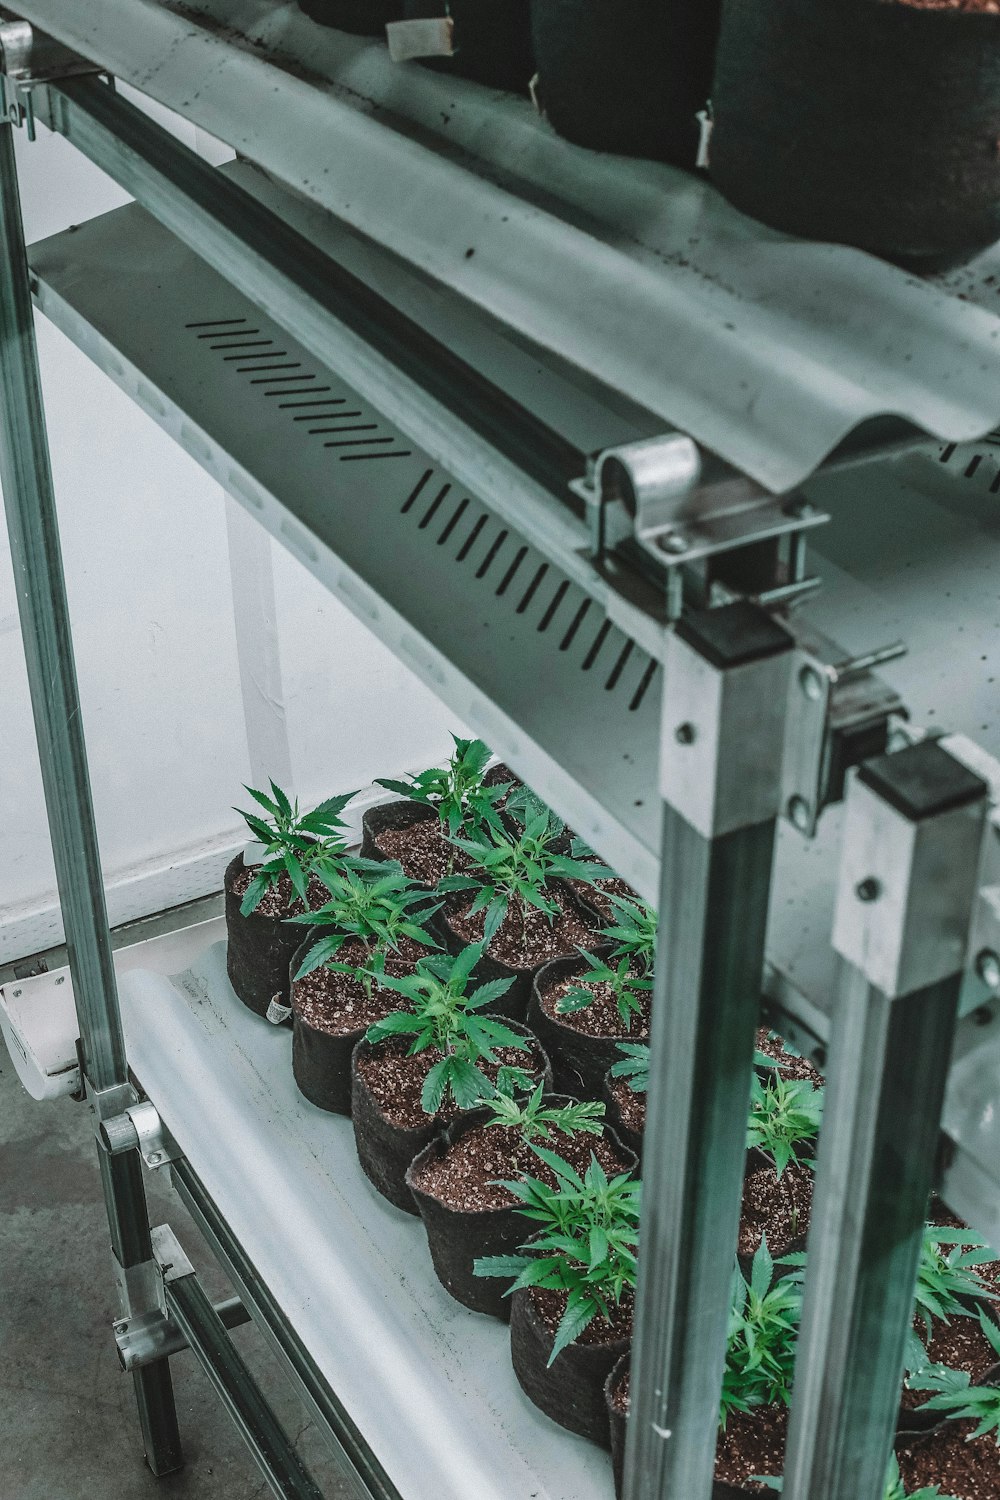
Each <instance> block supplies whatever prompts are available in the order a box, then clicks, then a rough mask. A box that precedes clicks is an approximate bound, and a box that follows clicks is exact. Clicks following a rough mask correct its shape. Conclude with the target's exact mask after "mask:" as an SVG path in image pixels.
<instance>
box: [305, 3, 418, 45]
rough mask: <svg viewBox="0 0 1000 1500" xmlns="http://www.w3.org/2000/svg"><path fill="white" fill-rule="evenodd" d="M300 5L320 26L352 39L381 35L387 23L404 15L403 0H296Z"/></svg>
mask: <svg viewBox="0 0 1000 1500" xmlns="http://www.w3.org/2000/svg"><path fill="white" fill-rule="evenodd" d="M299 6H300V8H301V9H302V10H304V11H305V13H306V15H307V16H310V17H311V18H312V19H313V20H314V21H318V22H319V23H320V25H321V26H334V27H336V29H337V30H338V31H351V32H353V33H354V35H355V36H381V35H382V34H383V32H384V31H385V28H386V23H387V22H388V21H398V20H399V19H400V18H401V16H402V14H403V0H299Z"/></svg>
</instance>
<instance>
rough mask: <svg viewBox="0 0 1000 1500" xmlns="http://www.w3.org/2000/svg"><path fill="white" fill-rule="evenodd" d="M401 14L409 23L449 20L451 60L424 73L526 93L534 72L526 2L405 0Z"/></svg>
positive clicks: (432, 62)
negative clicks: (452, 75) (435, 71)
mask: <svg viewBox="0 0 1000 1500" xmlns="http://www.w3.org/2000/svg"><path fill="white" fill-rule="evenodd" d="M403 9H404V14H405V16H406V19H407V20H416V19H418V18H420V19H422V18H424V17H430V18H432V19H434V18H437V17H438V16H443V15H449V16H450V17H451V20H452V26H453V31H452V46H453V47H454V49H455V50H454V55H453V56H452V57H435V58H428V59H426V62H427V66H428V67H432V68H435V69H440V70H441V71H442V72H446V73H458V74H459V75H460V76H461V77H462V78H471V79H473V80H474V81H475V82H476V83H483V84H486V85H487V86H488V87H490V88H495V89H510V90H512V91H513V92H515V93H520V94H523V93H526V92H527V88H528V82H529V80H530V78H531V75H532V73H533V72H534V71H535V66H534V60H533V57H532V51H531V16H530V11H529V0H447V3H446V0H404V5H403Z"/></svg>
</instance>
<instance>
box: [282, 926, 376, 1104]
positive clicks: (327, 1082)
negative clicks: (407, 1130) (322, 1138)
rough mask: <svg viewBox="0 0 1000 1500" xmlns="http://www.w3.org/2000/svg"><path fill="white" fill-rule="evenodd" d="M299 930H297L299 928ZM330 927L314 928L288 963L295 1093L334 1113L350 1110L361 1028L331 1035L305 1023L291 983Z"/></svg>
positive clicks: (362, 1030)
mask: <svg viewBox="0 0 1000 1500" xmlns="http://www.w3.org/2000/svg"><path fill="white" fill-rule="evenodd" d="M300 931H301V929H300ZM334 931H335V929H334V928H332V927H314V928H312V929H311V930H310V932H309V936H308V937H307V938H306V940H305V941H304V942H303V943H302V944H301V946H300V947H299V948H297V949H296V951H295V953H294V954H293V956H292V961H291V964H290V965H289V976H290V996H291V1004H292V1074H293V1076H294V1078H295V1082H296V1085H297V1086H298V1089H299V1092H300V1093H302V1094H304V1095H305V1097H306V1098H307V1099H308V1100H309V1102H310V1104H315V1105H316V1107H317V1109H325V1110H329V1111H330V1113H331V1114H335V1115H349V1114H350V1113H351V1055H352V1053H353V1052H354V1049H355V1047H356V1046H357V1044H358V1042H359V1041H360V1040H361V1038H362V1037H363V1036H364V1033H365V1030H366V1028H365V1027H360V1028H359V1029H358V1030H357V1031H346V1032H344V1033H342V1034H341V1035H337V1036H334V1035H332V1034H331V1033H330V1032H328V1031H318V1030H317V1029H316V1028H315V1027H314V1026H309V1025H308V1024H307V1023H306V1022H305V1021H304V1020H303V1019H302V1017H301V1016H300V1015H299V1014H298V1012H297V1011H296V1009H295V986H294V983H293V982H291V981H292V979H293V977H294V975H295V974H296V973H297V972H298V969H299V966H300V965H301V963H302V960H303V959H304V958H305V956H306V954H307V953H308V951H309V950H310V948H312V947H313V945H314V944H315V943H317V942H318V941H319V940H320V938H323V937H329V936H330V935H331V934H332V933H333V932H334Z"/></svg>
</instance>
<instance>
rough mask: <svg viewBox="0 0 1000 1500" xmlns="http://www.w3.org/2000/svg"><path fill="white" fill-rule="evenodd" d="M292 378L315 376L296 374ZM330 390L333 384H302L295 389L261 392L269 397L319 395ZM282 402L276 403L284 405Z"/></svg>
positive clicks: (299, 378) (306, 378)
mask: <svg viewBox="0 0 1000 1500" xmlns="http://www.w3.org/2000/svg"><path fill="white" fill-rule="evenodd" d="M294 378H295V379H296V380H315V379H316V376H315V375H296V376H295V377H294ZM255 383H256V382H251V384H255ZM332 390H333V386H332V385H303V386H300V387H299V389H298V390H297V391H262V392H261V394H262V395H264V396H268V397H271V396H319V395H321V394H322V393H323V392H324V391H332ZM284 404H285V403H284V402H283V401H279V403H278V405H279V406H284Z"/></svg>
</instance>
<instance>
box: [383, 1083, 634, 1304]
mask: <svg viewBox="0 0 1000 1500" xmlns="http://www.w3.org/2000/svg"><path fill="white" fill-rule="evenodd" d="M569 1102H570V1100H569V1099H567V1098H562V1097H560V1096H559V1095H555V1094H552V1095H549V1096H547V1097H546V1099H545V1103H546V1104H547V1105H551V1106H554V1107H557V1108H558V1107H559V1106H560V1105H564V1104H568V1103H569ZM490 1117H491V1112H490V1110H489V1109H476V1110H470V1111H469V1112H468V1113H466V1114H464V1115H461V1116H460V1117H459V1118H458V1119H457V1120H455V1121H454V1122H453V1123H452V1124H451V1125H449V1126H448V1128H447V1130H446V1131H445V1132H444V1133H443V1134H442V1135H438V1136H437V1137H436V1138H435V1139H434V1140H432V1141H431V1142H430V1144H429V1145H427V1146H425V1147H424V1149H423V1150H422V1151H421V1152H420V1153H419V1155H417V1156H416V1157H415V1158H414V1159H413V1161H412V1163H411V1164H410V1167H409V1170H408V1171H407V1174H406V1182H407V1186H408V1187H409V1189H410V1192H411V1193H412V1194H413V1198H414V1200H415V1202H416V1204H417V1208H418V1209H419V1211H420V1217H421V1218H422V1219H423V1221H424V1228H425V1230H426V1231H427V1241H428V1245H429V1246H430V1252H431V1260H432V1261H433V1263H434V1270H435V1271H436V1273H437V1277H438V1280H439V1281H440V1282H441V1284H442V1286H443V1287H444V1288H445V1290H446V1291H447V1292H449V1293H450V1295H451V1296H452V1297H454V1298H455V1300H456V1301H458V1302H461V1303H462V1304H463V1305H464V1306H465V1307H469V1308H472V1310H473V1312H481V1313H488V1314H490V1315H491V1316H492V1317H495V1318H501V1319H503V1321H504V1322H506V1321H508V1320H509V1318H510V1302H511V1299H510V1298H509V1297H505V1296H504V1291H505V1290H506V1285H505V1283H504V1282H503V1281H501V1280H499V1279H498V1278H494V1277H483V1276H477V1275H476V1274H475V1271H474V1269H473V1266H474V1262H475V1260H476V1258H477V1257H478V1256H481V1255H508V1254H513V1253H514V1252H515V1251H516V1249H517V1247H518V1246H519V1245H521V1244H523V1243H524V1242H525V1240H526V1238H527V1237H528V1236H529V1235H530V1234H531V1227H532V1226H531V1221H530V1220H528V1219H526V1218H525V1217H524V1215H523V1214H520V1213H518V1212H517V1207H516V1204H514V1203H513V1202H508V1203H506V1204H504V1205H503V1206H502V1207H491V1208H458V1207H455V1206H453V1205H452V1204H450V1203H448V1202H446V1201H445V1199H444V1196H443V1195H442V1194H440V1193H438V1192H434V1191H431V1190H429V1189H427V1188H424V1187H422V1186H421V1178H422V1176H423V1175H424V1174H425V1173H426V1171H427V1169H428V1168H431V1167H433V1166H434V1165H435V1164H436V1163H438V1162H440V1161H441V1160H442V1159H443V1158H444V1157H446V1156H447V1154H448V1152H449V1151H451V1150H452V1149H453V1148H455V1147H456V1146H459V1147H460V1145H461V1143H462V1141H463V1140H466V1139H467V1138H468V1137H470V1136H471V1135H472V1133H473V1132H475V1131H477V1130H478V1129H479V1127H480V1126H482V1125H484V1124H485V1122H486V1121H487V1120H489V1119H490ZM489 1134H490V1135H493V1130H492V1129H491V1130H490V1132H489ZM513 1134H514V1132H512V1131H510V1130H507V1129H505V1128H504V1127H498V1128H497V1130H496V1138H497V1139H498V1140H502V1139H503V1138H504V1137H507V1138H508V1139H510V1137H511V1136H512V1135H513ZM597 1141H598V1138H597V1137H596V1136H592V1135H586V1134H582V1133H581V1134H580V1135H578V1136H577V1137H575V1139H574V1142H573V1146H574V1148H575V1149H574V1151H573V1159H574V1165H576V1167H577V1170H578V1171H581V1170H585V1169H586V1167H587V1165H588V1164H589V1161H590V1153H591V1151H592V1150H593V1149H594V1147H595V1146H596V1145H597ZM563 1143H565V1137H563ZM544 1144H545V1145H546V1146H548V1147H549V1148H550V1149H551V1150H554V1151H557V1152H560V1154H564V1153H565V1144H563V1145H560V1143H559V1141H558V1139H554V1140H550V1141H546V1142H544ZM521 1149H522V1152H523V1154H524V1158H527V1159H528V1161H529V1163H530V1165H529V1168H528V1170H530V1172H531V1173H532V1174H533V1175H535V1176H541V1177H545V1176H546V1173H547V1169H546V1168H544V1166H543V1164H542V1163H541V1162H540V1161H538V1160H537V1159H532V1155H533V1154H532V1152H531V1148H530V1147H528V1146H525V1145H523V1143H522V1145H521ZM601 1157H602V1158H603V1163H602V1164H604V1166H605V1170H606V1171H608V1173H609V1175H611V1173H612V1172H615V1171H618V1172H624V1171H634V1170H635V1168H636V1167H637V1166H638V1159H637V1157H636V1156H635V1154H634V1153H633V1152H630V1151H628V1150H627V1149H626V1148H625V1147H624V1146H623V1145H622V1143H621V1141H619V1140H618V1139H617V1138H616V1136H615V1135H614V1134H613V1132H612V1131H610V1130H608V1129H605V1131H604V1133H603V1146H602V1150H601ZM521 1170H523V1161H522V1163H521V1164H519V1165H517V1164H514V1163H513V1162H512V1161H505V1162H504V1163H503V1164H502V1165H501V1164H500V1163H499V1162H498V1163H496V1164H495V1166H491V1167H490V1168H489V1169H488V1170H487V1171H486V1173H485V1176H486V1179H487V1181H488V1180H489V1179H503V1178H505V1177H515V1176H518V1175H520V1171H521ZM550 1181H554V1179H553V1178H550Z"/></svg>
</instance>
